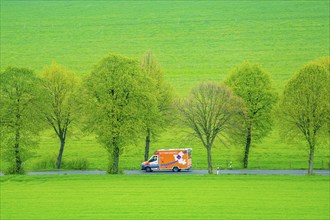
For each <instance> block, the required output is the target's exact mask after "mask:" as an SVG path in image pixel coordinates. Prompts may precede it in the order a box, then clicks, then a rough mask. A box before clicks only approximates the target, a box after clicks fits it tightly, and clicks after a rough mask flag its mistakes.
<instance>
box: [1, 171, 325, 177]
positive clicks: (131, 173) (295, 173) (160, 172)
mask: <svg viewBox="0 0 330 220" xmlns="http://www.w3.org/2000/svg"><path fill="white" fill-rule="evenodd" d="M124 173H125V174H127V175H139V174H144V175H157V174H171V175H191V174H200V175H201V174H207V170H191V171H181V172H177V173H176V172H172V171H154V172H150V173H146V172H145V171H143V170H125V171H124ZM214 173H215V174H218V175H223V174H226V175H229V174H230V175H246V174H253V175H306V174H307V170H219V171H216V170H215V171H214ZM26 174H27V175H77V174H79V175H104V174H106V171H100V170H95V171H92V170H90V171H80V170H76V171H36V172H27V173H26ZM314 174H317V175H330V170H314ZM3 175H4V174H3V173H0V176H3Z"/></svg>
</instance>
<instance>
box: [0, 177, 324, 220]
mask: <svg viewBox="0 0 330 220" xmlns="http://www.w3.org/2000/svg"><path fill="white" fill-rule="evenodd" d="M0 180H1V219H34V220H36V219H146V218H148V219H292V220H294V219H315V220H320V219H329V211H330V209H329V205H330V204H329V190H330V188H329V177H322V176H249V175H243V176H230V175H223V176H207V175H206V176H204V175H201V176H200V175H184V176H182V175H148V176H146V175H140V176H134V175H133V176H109V175H92V176H90V175H87V176H15V177H9V176H8V177H0Z"/></svg>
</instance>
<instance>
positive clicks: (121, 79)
mask: <svg viewBox="0 0 330 220" xmlns="http://www.w3.org/2000/svg"><path fill="white" fill-rule="evenodd" d="M84 87H85V88H86V95H87V100H86V104H87V105H86V111H87V116H88V121H87V126H88V127H89V129H90V130H92V131H94V132H95V133H96V134H97V137H98V140H99V141H100V142H101V143H102V144H103V145H104V146H105V148H106V149H107V151H108V155H109V168H108V173H114V174H116V173H118V172H119V170H118V167H119V157H120V154H121V153H122V151H123V150H124V149H125V147H127V145H128V144H130V143H134V142H136V140H137V137H138V136H140V135H141V134H142V133H144V131H145V130H146V126H145V124H144V122H143V120H144V119H145V118H146V114H147V113H148V112H150V111H152V112H153V111H155V110H154V109H156V108H157V100H156V98H155V96H154V95H153V93H152V91H151V90H150V88H151V82H150V79H149V78H148V77H146V76H145V75H144V74H143V71H142V70H141V68H140V65H139V63H138V62H137V61H135V60H132V59H129V58H126V57H123V56H120V55H109V56H107V57H105V58H104V59H102V60H101V62H99V63H98V64H97V65H96V66H95V67H94V69H93V71H92V73H91V74H90V76H88V77H87V78H86V80H85V86H84Z"/></svg>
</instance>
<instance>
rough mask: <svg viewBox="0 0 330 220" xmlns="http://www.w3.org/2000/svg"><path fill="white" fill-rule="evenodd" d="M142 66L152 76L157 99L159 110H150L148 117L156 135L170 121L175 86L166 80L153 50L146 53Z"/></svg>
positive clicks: (149, 125)
mask: <svg viewBox="0 0 330 220" xmlns="http://www.w3.org/2000/svg"><path fill="white" fill-rule="evenodd" d="M141 67H142V69H143V71H144V72H145V73H146V75H147V77H150V79H151V82H152V85H153V87H152V88H151V90H152V93H153V94H154V95H155V96H156V99H157V112H150V113H149V114H148V115H147V119H146V124H147V127H148V128H151V130H152V133H153V134H155V135H156V134H157V133H158V132H157V130H161V129H162V128H165V127H166V125H168V123H169V121H170V115H171V110H172V107H173V106H172V102H173V96H174V94H173V88H172V86H171V85H170V84H169V83H168V82H166V81H165V79H164V73H163V70H162V69H161V67H160V65H159V63H158V62H157V60H156V58H155V56H154V55H153V53H152V52H151V51H147V52H145V53H144V55H143V57H142V59H141Z"/></svg>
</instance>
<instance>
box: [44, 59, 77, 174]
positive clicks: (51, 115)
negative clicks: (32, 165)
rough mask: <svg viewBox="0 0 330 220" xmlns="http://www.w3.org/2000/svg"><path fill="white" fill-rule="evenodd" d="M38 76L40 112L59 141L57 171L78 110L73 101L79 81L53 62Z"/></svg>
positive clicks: (71, 73)
mask: <svg viewBox="0 0 330 220" xmlns="http://www.w3.org/2000/svg"><path fill="white" fill-rule="evenodd" d="M40 76H41V79H42V85H43V91H44V92H45V96H44V97H45V99H44V100H43V101H44V102H45V104H46V106H45V108H44V109H42V112H43V113H44V118H45V120H46V121H47V123H48V124H49V125H50V126H51V128H52V129H53V130H54V132H55V133H56V135H57V136H58V138H59V140H60V150H59V154H58V157H57V162H56V168H57V169H59V168H60V166H61V161H62V155H63V151H64V146H65V142H66V138H67V133H68V129H69V126H71V124H72V122H73V121H74V120H75V119H76V118H77V111H78V109H77V108H75V104H76V103H75V99H76V98H77V95H78V94H76V90H77V86H78V82H79V81H78V78H77V76H76V75H75V74H74V73H73V72H70V71H69V70H67V69H66V68H65V67H63V66H60V65H58V64H57V63H55V62H54V63H52V64H51V65H50V66H47V67H45V68H44V70H43V71H42V72H41V74H40Z"/></svg>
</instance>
